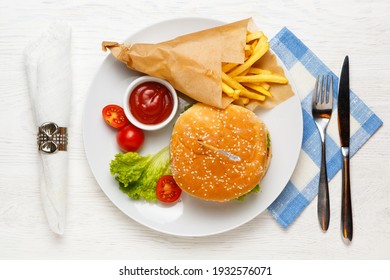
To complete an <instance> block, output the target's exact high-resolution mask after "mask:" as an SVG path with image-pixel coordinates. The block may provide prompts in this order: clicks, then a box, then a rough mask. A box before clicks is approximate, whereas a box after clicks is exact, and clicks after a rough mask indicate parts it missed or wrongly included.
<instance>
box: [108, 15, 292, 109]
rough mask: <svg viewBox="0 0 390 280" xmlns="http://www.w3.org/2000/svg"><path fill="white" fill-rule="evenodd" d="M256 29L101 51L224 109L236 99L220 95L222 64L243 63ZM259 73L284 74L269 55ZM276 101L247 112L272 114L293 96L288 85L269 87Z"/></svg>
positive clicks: (246, 24) (246, 25)
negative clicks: (248, 40) (265, 110)
mask: <svg viewBox="0 0 390 280" xmlns="http://www.w3.org/2000/svg"><path fill="white" fill-rule="evenodd" d="M248 30H249V31H252V32H253V31H255V30H257V28H256V27H255V25H254V24H253V21H252V20H251V19H245V20H241V21H237V22H234V23H230V24H226V25H222V26H219V27H215V28H210V29H206V30H203V31H199V32H195V33H190V34H187V35H183V36H180V37H177V38H175V39H173V40H169V41H165V42H161V43H157V44H131V43H124V44H120V43H117V42H109V41H104V42H103V43H102V48H103V50H104V51H106V50H107V49H109V50H110V51H111V53H112V54H113V55H114V57H116V58H117V59H118V60H120V61H122V62H124V63H125V64H126V65H127V66H128V67H129V68H131V69H133V70H136V71H139V72H142V73H144V74H147V75H150V76H154V77H158V78H162V79H165V80H167V81H168V82H170V83H171V84H172V86H173V87H174V88H175V89H176V90H178V91H180V92H182V93H183V94H185V95H187V96H189V97H191V98H193V99H195V100H196V101H199V102H203V103H205V104H208V105H211V106H214V107H217V108H225V107H226V106H227V105H229V104H230V103H231V102H232V101H233V99H232V98H230V97H227V96H225V95H223V94H222V88H221V71H222V63H223V62H232V63H240V64H241V63H243V62H244V56H245V53H244V47H245V44H246V42H245V40H246V33H247V31H248ZM262 60H263V61H261V67H263V68H264V69H269V70H272V71H274V72H276V73H283V69H282V68H281V67H280V66H278V65H277V61H276V58H275V56H274V55H273V54H271V53H270V52H268V53H267V54H266V55H265V56H264V59H263V58H262ZM271 93H272V94H273V95H274V96H275V97H273V98H267V100H266V101H264V102H254V103H253V102H252V103H251V104H249V109H252V110H253V109H254V108H255V107H257V106H259V105H260V106H262V107H265V108H271V107H273V106H275V105H277V104H279V103H281V102H282V101H283V100H286V99H287V98H289V97H290V96H292V95H293V94H294V93H293V92H292V89H291V87H290V85H282V86H279V85H278V86H277V85H274V86H272V87H271Z"/></svg>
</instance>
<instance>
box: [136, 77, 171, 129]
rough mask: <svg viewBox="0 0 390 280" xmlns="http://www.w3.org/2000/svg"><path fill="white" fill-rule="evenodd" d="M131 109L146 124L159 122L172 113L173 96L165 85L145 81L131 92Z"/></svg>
mask: <svg viewBox="0 0 390 280" xmlns="http://www.w3.org/2000/svg"><path fill="white" fill-rule="evenodd" d="M130 110H131V113H132V114H133V116H134V117H135V118H136V119H137V120H138V121H140V122H142V123H144V124H158V123H161V122H163V121H164V120H166V119H167V118H168V117H169V115H170V114H171V112H172V110H173V97H172V95H171V93H170V92H169V90H168V89H167V88H166V87H165V86H164V85H162V84H160V83H157V82H145V83H142V84H140V85H138V86H137V87H136V88H135V89H134V90H133V92H132V93H131V95H130Z"/></svg>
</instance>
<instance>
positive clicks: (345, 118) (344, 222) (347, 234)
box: [338, 56, 353, 241]
mask: <svg viewBox="0 0 390 280" xmlns="http://www.w3.org/2000/svg"><path fill="white" fill-rule="evenodd" d="M349 106H350V104H349V58H348V56H346V57H345V59H344V63H343V67H342V69H341V76H340V82H339V93H338V124H339V134H340V144H341V154H342V157H343V169H342V198H341V232H342V234H343V237H344V238H345V239H348V240H349V241H352V235H353V223H352V203H351V185H350V180H349V140H350V120H349V118H350V109H349Z"/></svg>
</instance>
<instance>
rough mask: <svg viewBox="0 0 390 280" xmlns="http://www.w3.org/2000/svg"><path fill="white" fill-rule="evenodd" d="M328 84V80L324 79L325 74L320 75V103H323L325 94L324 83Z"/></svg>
mask: <svg viewBox="0 0 390 280" xmlns="http://www.w3.org/2000/svg"><path fill="white" fill-rule="evenodd" d="M327 84H328V81H327V80H326V81H325V76H324V75H322V79H321V96H320V98H321V102H320V103H321V104H322V103H324V99H325V95H326V85H327Z"/></svg>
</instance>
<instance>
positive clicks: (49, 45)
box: [24, 22, 72, 235]
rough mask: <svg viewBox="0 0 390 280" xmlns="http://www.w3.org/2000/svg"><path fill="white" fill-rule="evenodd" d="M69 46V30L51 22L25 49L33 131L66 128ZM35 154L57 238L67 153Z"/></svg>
mask: <svg viewBox="0 0 390 280" xmlns="http://www.w3.org/2000/svg"><path fill="white" fill-rule="evenodd" d="M70 42H71V28H70V27H69V26H68V25H67V24H65V23H63V22H55V23H53V24H52V25H51V26H50V27H49V29H48V30H47V31H46V32H44V33H43V34H42V35H41V37H39V38H38V39H37V40H36V41H33V42H31V43H29V44H28V46H27V47H26V49H25V53H24V55H25V62H26V71H27V79H28V87H29V94H30V98H31V103H32V108H33V111H34V113H35V121H36V123H35V125H36V127H37V131H38V127H39V126H41V125H42V124H43V123H46V122H53V123H55V124H57V125H58V126H59V127H67V128H69V113H70V103H71V95H72V79H71V57H70ZM68 131H69V129H68ZM37 151H38V149H37ZM38 152H39V155H40V158H41V162H42V164H41V169H40V176H41V180H40V187H41V196H42V204H43V208H44V211H45V213H46V217H47V220H48V223H49V226H50V228H51V229H52V230H53V231H54V232H55V233H57V234H60V235H61V234H63V233H64V228H65V219H66V201H67V185H68V152H67V151H57V152H55V153H45V152H42V151H38Z"/></svg>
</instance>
